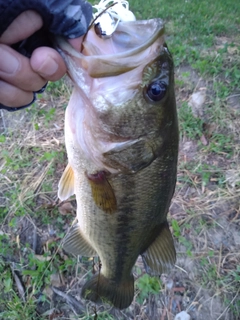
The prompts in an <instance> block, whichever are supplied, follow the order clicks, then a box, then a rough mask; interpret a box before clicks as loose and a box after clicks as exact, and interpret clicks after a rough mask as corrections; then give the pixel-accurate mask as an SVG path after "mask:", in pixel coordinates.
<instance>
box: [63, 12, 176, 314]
mask: <svg viewBox="0 0 240 320" xmlns="http://www.w3.org/2000/svg"><path fill="white" fill-rule="evenodd" d="M57 46H58V50H59V52H61V54H62V56H63V57H64V59H65V62H66V65H67V68H68V74H69V76H70V78H71V79H72V81H73V83H74V89H73V92H72V95H71V97H70V101H69V104H68V106H67V109H66V114H65V144H66V150H67V156H68V165H67V167H66V169H65V171H64V173H63V175H62V177H61V179H60V181H59V189H58V196H59V198H60V200H62V201H63V200H66V199H67V198H69V197H70V196H72V195H73V194H75V195H76V201H77V220H78V223H77V224H76V225H74V226H73V227H72V229H71V230H70V231H69V233H68V234H67V235H66V238H65V240H64V244H63V248H64V249H65V250H66V252H69V253H73V254H75V255H81V256H86V257H94V256H99V259H100V261H101V268H100V271H99V272H98V273H96V274H94V275H93V276H92V278H91V279H89V280H88V281H87V282H86V283H85V284H84V286H83V288H82V291H81V296H82V297H83V298H85V299H87V300H91V301H93V302H96V303H104V302H108V303H110V304H111V305H113V306H114V307H116V308H119V309H125V308H127V307H128V306H129V305H130V304H131V303H132V301H133V298H134V276H133V271H132V270H133V266H134V264H135V262H136V260H137V259H138V257H139V256H141V257H142V260H143V264H144V267H145V270H146V272H147V273H148V274H150V275H151V276H158V275H161V274H162V273H167V272H169V270H170V268H172V267H173V266H174V264H175V260H176V251H175V247H174V241H173V237H172V234H171V231H170V229H169V225H168V222H167V213H168V210H169V206H170V203H171V199H172V197H173V194H174V190H175V184H176V174H177V159H178V139H179V137H178V118H177V111H176V99H175V93H174V65H173V59H172V56H171V54H170V52H169V50H168V47H167V45H166V42H165V40H164V24H163V22H162V20H161V19H158V18H156V19H149V20H136V21H124V22H122V21H121V22H120V23H119V24H118V26H117V28H116V30H115V31H114V33H113V34H112V36H111V37H108V38H107V39H103V38H101V37H99V35H98V34H97V32H96V28H95V27H94V26H92V27H91V28H90V29H89V31H88V32H87V34H86V36H85V39H84V41H83V44H82V49H81V50H79V51H76V50H75V49H73V48H72V47H71V45H70V44H69V43H67V42H66V41H64V40H63V39H60V38H59V39H58V40H57Z"/></svg>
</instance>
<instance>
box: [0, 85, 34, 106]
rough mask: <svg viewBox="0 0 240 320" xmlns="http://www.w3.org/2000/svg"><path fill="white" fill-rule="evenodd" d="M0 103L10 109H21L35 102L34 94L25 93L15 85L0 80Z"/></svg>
mask: <svg viewBox="0 0 240 320" xmlns="http://www.w3.org/2000/svg"><path fill="white" fill-rule="evenodd" d="M0 97H1V98H0V103H2V104H4V105H5V106H9V107H19V106H24V105H26V104H29V103H30V102H32V100H33V97H34V96H33V93H32V92H28V91H23V90H21V89H19V88H17V87H14V86H13V85H11V84H9V83H6V82H4V81H1V80H0Z"/></svg>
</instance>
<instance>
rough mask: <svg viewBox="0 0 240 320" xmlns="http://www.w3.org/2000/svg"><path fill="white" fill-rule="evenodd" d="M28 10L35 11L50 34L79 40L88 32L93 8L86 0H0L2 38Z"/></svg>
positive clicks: (0, 31) (0, 32)
mask: <svg viewBox="0 0 240 320" xmlns="http://www.w3.org/2000/svg"><path fill="white" fill-rule="evenodd" d="M26 10H35V11H36V12H38V13H39V14H40V15H41V17H42V19H43V24H44V28H45V29H46V30H48V31H49V32H50V33H52V34H55V35H61V36H64V37H67V38H77V37H80V36H82V35H83V34H85V33H86V32H87V28H88V26H89V24H90V21H91V19H92V6H91V4H89V3H88V2H86V1H84V0H0V36H1V34H2V33H3V32H4V31H5V30H6V29H7V27H8V26H9V25H10V24H11V22H13V20H14V19H15V18H16V17H17V16H18V15H19V14H20V13H22V12H24V11H26Z"/></svg>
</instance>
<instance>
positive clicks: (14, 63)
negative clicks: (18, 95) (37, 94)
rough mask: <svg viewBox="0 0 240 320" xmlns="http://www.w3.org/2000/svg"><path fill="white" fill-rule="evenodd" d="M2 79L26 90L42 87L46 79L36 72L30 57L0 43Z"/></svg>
mask: <svg viewBox="0 0 240 320" xmlns="http://www.w3.org/2000/svg"><path fill="white" fill-rule="evenodd" d="M0 57H1V59H0V79H1V80H3V81H6V82H7V83H9V84H12V85H14V86H16V87H19V88H20V89H22V90H24V91H37V90H39V89H41V88H42V87H43V86H44V84H45V83H46V80H45V79H43V78H42V77H41V76H40V75H38V74H37V73H36V72H34V71H33V70H32V68H31V65H30V61H29V59H28V58H26V57H24V56H22V55H21V54H20V53H18V52H16V51H15V50H13V49H12V48H10V47H8V46H6V45H4V44H1V45H0Z"/></svg>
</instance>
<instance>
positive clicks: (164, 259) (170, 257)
mask: <svg viewBox="0 0 240 320" xmlns="http://www.w3.org/2000/svg"><path fill="white" fill-rule="evenodd" d="M142 259H143V263H144V267H145V270H146V272H147V273H148V274H150V275H152V276H156V275H161V274H162V273H168V272H169V270H170V269H171V268H172V267H173V266H174V264H175V261H176V251H175V247H174V243H173V238H172V234H171V232H170V230H169V226H168V224H167V223H165V224H164V226H163V227H162V228H161V232H160V234H159V236H158V237H157V238H156V239H155V240H154V242H153V243H152V244H151V245H150V246H149V247H148V249H147V250H146V251H145V252H144V253H143V254H142Z"/></svg>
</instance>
